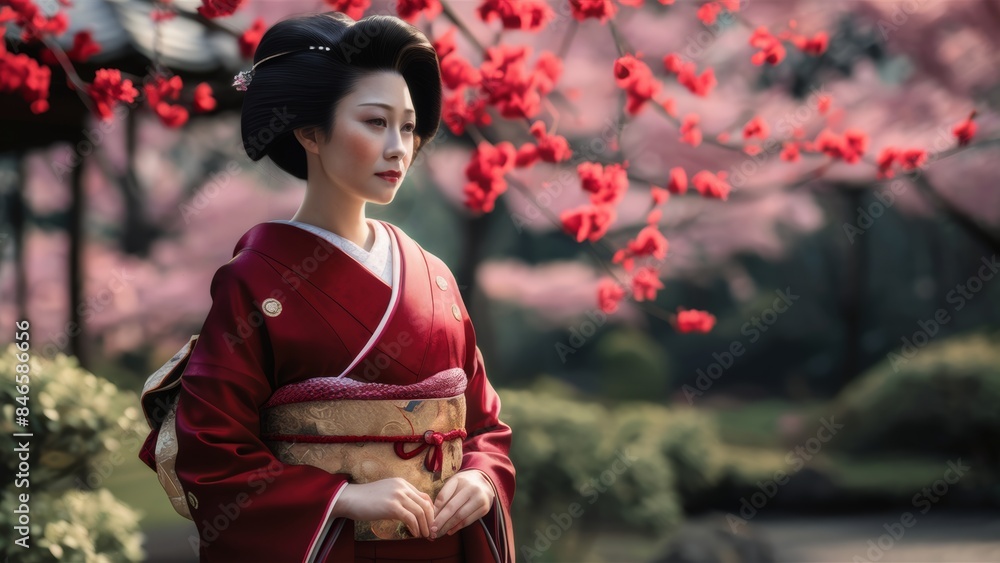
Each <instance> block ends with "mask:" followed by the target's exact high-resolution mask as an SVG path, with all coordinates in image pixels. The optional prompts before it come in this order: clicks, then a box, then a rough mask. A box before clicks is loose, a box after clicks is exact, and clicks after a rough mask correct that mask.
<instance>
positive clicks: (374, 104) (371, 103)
mask: <svg viewBox="0 0 1000 563" xmlns="http://www.w3.org/2000/svg"><path fill="white" fill-rule="evenodd" d="M358 105H359V106H378V107H380V108H385V109H387V110H389V111H392V110H393V109H394V108H393V107H392V106H390V105H389V104H383V103H382V102H367V103H364V104H358ZM403 113H414V114H415V113H416V112H415V111H413V110H412V109H405V110H403Z"/></svg>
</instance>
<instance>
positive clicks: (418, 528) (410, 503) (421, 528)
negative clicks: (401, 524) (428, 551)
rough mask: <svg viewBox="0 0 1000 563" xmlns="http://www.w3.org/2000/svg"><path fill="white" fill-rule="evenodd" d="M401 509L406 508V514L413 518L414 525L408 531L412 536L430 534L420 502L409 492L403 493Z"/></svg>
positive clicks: (428, 523) (428, 524) (421, 536)
mask: <svg viewBox="0 0 1000 563" xmlns="http://www.w3.org/2000/svg"><path fill="white" fill-rule="evenodd" d="M402 506H403V509H404V510H406V512H407V515H408V516H410V517H411V518H413V519H414V521H415V524H416V525H415V526H414V528H413V530H411V531H410V533H411V534H413V536H414V537H418V538H423V537H427V536H429V535H430V528H431V527H430V522H429V521H428V520H427V519H426V518H425V517H424V510H423V508H421V506H420V503H419V502H418V501H417V499H416V498H414V497H413V496H411V493H410V492H407V494H406V495H404V497H403V500H402Z"/></svg>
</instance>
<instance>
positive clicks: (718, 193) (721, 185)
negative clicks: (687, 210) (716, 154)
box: [691, 170, 732, 201]
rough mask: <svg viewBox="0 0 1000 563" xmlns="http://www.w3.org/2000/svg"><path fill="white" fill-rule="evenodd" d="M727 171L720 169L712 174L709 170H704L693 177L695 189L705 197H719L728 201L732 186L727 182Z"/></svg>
mask: <svg viewBox="0 0 1000 563" xmlns="http://www.w3.org/2000/svg"><path fill="white" fill-rule="evenodd" d="M726 176H727V174H726V172H724V171H720V172H719V173H717V174H712V173H711V172H709V171H708V170H702V171H701V172H698V173H697V174H695V175H694V177H693V178H691V183H692V184H693V185H694V189H696V190H698V193H700V194H701V195H702V196H703V197H711V198H718V199H721V200H722V201H726V200H727V199H728V198H729V190H731V189H732V188H731V186H730V185H729V183H728V182H726Z"/></svg>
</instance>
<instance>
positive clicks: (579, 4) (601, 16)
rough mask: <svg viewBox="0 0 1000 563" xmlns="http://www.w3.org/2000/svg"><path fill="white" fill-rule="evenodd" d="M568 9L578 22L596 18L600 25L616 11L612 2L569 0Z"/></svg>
mask: <svg viewBox="0 0 1000 563" xmlns="http://www.w3.org/2000/svg"><path fill="white" fill-rule="evenodd" d="M569 7H570V9H571V10H572V11H573V17H574V18H576V19H577V20H578V21H583V20H585V19H587V18H596V19H597V20H599V21H600V22H601V23H604V22H606V21H607V20H608V19H609V18H613V17H614V15H615V13H616V12H617V11H618V8H617V7H616V6H615V3H614V2H613V1H612V0H569Z"/></svg>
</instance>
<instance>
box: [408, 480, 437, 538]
mask: <svg viewBox="0 0 1000 563" xmlns="http://www.w3.org/2000/svg"><path fill="white" fill-rule="evenodd" d="M411 498H413V499H414V501H415V502H416V503H417V506H418V507H419V508H420V521H421V522H422V524H423V525H424V526H425V527H426V528H425V529H426V530H427V532H426V533H425V534H424V536H425V537H429V536H430V535H431V533H432V531H431V525H432V524H433V523H434V505H432V504H431V498H430V495H428V494H427V493H424V492H422V491H420V490H417V489H416V488H414V489H413V491H412V493H411Z"/></svg>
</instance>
